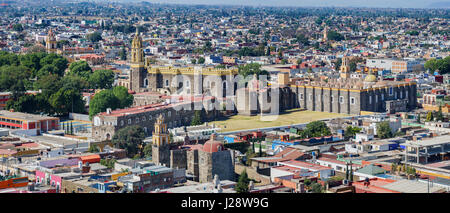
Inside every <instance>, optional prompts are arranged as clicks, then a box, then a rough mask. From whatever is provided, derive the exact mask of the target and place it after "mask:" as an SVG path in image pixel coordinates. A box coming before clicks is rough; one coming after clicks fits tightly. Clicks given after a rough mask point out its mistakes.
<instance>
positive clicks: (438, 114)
mask: <svg viewBox="0 0 450 213" xmlns="http://www.w3.org/2000/svg"><path fill="white" fill-rule="evenodd" d="M436 121H444V115H443V114H442V106H441V105H439V110H438V111H437V112H436Z"/></svg>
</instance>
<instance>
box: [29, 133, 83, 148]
mask: <svg viewBox="0 0 450 213" xmlns="http://www.w3.org/2000/svg"><path fill="white" fill-rule="evenodd" d="M28 138H30V139H32V140H34V141H35V142H37V143H43V144H44V145H51V146H54V147H64V146H67V145H73V144H77V143H83V142H87V141H74V140H71V139H64V138H60V137H58V138H56V137H50V136H44V135H39V136H28Z"/></svg>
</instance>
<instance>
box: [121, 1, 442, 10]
mask: <svg viewBox="0 0 450 213" xmlns="http://www.w3.org/2000/svg"><path fill="white" fill-rule="evenodd" d="M117 1H120V2H141V1H145V2H151V3H160V4H190V5H199V4H202V5H243V6H278V7H289V6H291V7H373V8H441V7H443V8H450V1H448V0H377V1H374V0H228V1H226V2H224V1H221V0H117Z"/></svg>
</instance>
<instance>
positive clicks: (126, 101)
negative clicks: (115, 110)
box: [112, 86, 134, 108]
mask: <svg viewBox="0 0 450 213" xmlns="http://www.w3.org/2000/svg"><path fill="white" fill-rule="evenodd" d="M112 92H113V94H114V96H116V97H117V99H119V107H120V108H125V107H129V106H131V105H132V104H133V100H134V96H133V95H131V94H130V93H128V89H127V88H126V87H123V86H116V87H114V88H113V89H112Z"/></svg>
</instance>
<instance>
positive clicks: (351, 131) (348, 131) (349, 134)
mask: <svg viewBox="0 0 450 213" xmlns="http://www.w3.org/2000/svg"><path fill="white" fill-rule="evenodd" d="M359 132H361V128H359V127H353V126H347V129H346V130H345V137H347V138H350V137H354V136H355V135H356V133H359Z"/></svg>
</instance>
